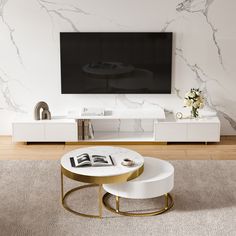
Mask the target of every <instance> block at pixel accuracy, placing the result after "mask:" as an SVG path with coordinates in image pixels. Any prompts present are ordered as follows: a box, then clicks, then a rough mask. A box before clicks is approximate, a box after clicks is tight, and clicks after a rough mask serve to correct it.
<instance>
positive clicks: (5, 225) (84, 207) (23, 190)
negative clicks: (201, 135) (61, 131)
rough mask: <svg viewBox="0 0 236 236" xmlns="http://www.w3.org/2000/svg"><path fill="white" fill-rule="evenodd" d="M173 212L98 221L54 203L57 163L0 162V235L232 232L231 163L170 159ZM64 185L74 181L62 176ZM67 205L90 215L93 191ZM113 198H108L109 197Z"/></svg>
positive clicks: (235, 173) (235, 218)
mask: <svg viewBox="0 0 236 236" xmlns="http://www.w3.org/2000/svg"><path fill="white" fill-rule="evenodd" d="M171 163H172V164H173V165H174V167H175V188H174V190H173V192H172V193H173V196H174V199H175V207H174V208H173V210H171V211H169V212H167V213H164V214H162V215H159V216H153V217H143V218H134V217H124V216H119V215H115V214H113V213H110V212H108V211H107V210H105V209H104V210H103V214H104V218H103V219H101V220H100V219H90V218H83V217H80V216H77V215H74V214H72V213H70V212H68V211H66V210H65V209H64V208H63V207H62V206H61V204H60V172H59V171H60V166H59V162H58V161H0V235H1V236H5V235H6V236H11V235H22V236H23V235H24V236H27V235H34V236H37V235H42V236H47V235H49V236H54V235H55V236H62V235H63V236H64V235H78V236H85V235H89V236H90V235H91V236H92V235H99V236H100V235H103V236H107V235H109V236H110V235H111V236H116V235H119V236H123V235H131V236H132V235H135V236H139V235H144V236H146V235H154V236H156V235H164V236H166V235H167V236H168V235H187V236H188V235H197V236H200V235H201V236H203V235H220V236H222V235H232V236H235V235H236V161H171ZM65 185H66V187H67V188H69V187H72V186H76V185H78V183H77V182H75V181H70V180H68V179H67V180H66V183H65ZM68 200H69V202H70V203H71V206H73V207H74V208H76V209H77V210H80V211H81V212H90V213H96V211H97V189H96V188H90V189H87V190H83V191H81V192H77V193H74V194H73V195H72V196H71V197H70V198H69V199H68ZM111 200H113V199H111ZM162 200H163V199H152V200H150V201H149V200H148V201H147V200H145V201H140V200H135V201H127V200H124V199H122V201H121V204H122V206H121V207H122V208H123V210H124V209H133V210H136V209H137V208H143V209H151V208H153V207H154V206H155V205H156V204H158V202H159V201H162Z"/></svg>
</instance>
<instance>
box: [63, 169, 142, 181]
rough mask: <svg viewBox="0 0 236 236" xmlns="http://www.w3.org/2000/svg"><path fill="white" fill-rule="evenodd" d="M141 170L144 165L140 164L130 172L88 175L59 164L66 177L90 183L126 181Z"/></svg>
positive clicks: (136, 175) (134, 176)
mask: <svg viewBox="0 0 236 236" xmlns="http://www.w3.org/2000/svg"><path fill="white" fill-rule="evenodd" d="M143 170H144V165H141V166H140V167H139V168H138V169H137V170H135V171H133V172H131V173H125V174H121V175H114V176H90V175H80V174H76V173H73V172H70V171H69V170H67V169H65V168H64V167H63V166H61V171H62V173H63V174H64V175H65V176H66V177H68V178H70V179H73V180H77V181H80V182H84V183H92V184H111V183H122V182H126V181H129V180H131V179H134V178H136V177H138V176H139V175H141V174H142V173H143Z"/></svg>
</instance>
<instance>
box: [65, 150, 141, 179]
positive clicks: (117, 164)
mask: <svg viewBox="0 0 236 236" xmlns="http://www.w3.org/2000/svg"><path fill="white" fill-rule="evenodd" d="M82 153H88V154H89V155H96V154H97V155H106V156H109V155H110V156H111V157H112V160H113V162H114V166H99V167H88V166H84V167H72V166H71V162H70V157H74V156H77V155H80V154H82ZM125 158H129V159H131V160H133V161H134V162H135V165H134V166H132V167H126V166H123V165H122V164H121V162H122V161H123V159H125ZM143 163H144V159H143V157H142V156H141V155H140V154H139V153H137V152H135V151H132V150H129V149H126V148H121V147H112V146H94V147H88V148H79V149H76V150H73V151H71V152H68V153H66V154H65V155H63V157H62V158H61V167H62V168H63V169H65V170H66V172H67V171H68V172H69V173H71V174H75V175H80V176H87V177H88V176H91V177H95V178H96V177H112V176H113V177H115V176H121V175H125V174H129V173H133V172H135V171H137V170H139V169H140V168H141V167H143ZM141 173H142V172H141ZM141 173H140V174H141ZM137 176H138V175H137ZM137 176H136V177H137ZM68 177H69V178H70V176H68ZM72 178H73V176H72ZM73 179H75V178H73ZM76 180H79V178H77V179H76ZM89 182H90V181H89ZM91 182H92V181H91ZM106 182H107V181H106Z"/></svg>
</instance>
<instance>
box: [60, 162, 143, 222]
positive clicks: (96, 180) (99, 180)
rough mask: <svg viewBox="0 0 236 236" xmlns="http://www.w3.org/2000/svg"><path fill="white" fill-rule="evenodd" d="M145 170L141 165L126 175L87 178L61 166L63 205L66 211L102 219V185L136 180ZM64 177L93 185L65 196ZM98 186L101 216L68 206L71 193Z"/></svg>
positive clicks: (69, 192) (67, 193)
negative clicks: (67, 200) (67, 201)
mask: <svg viewBox="0 0 236 236" xmlns="http://www.w3.org/2000/svg"><path fill="white" fill-rule="evenodd" d="M143 170H144V165H141V166H140V167H139V168H138V169H137V170H135V171H133V172H131V173H125V174H121V175H116V176H101V177H99V176H87V175H80V174H76V173H73V172H70V171H68V170H67V169H65V168H64V167H63V166H61V202H62V205H63V207H64V208H65V209H66V210H68V211H70V212H72V213H74V214H76V215H80V216H85V217H91V218H102V202H103V196H102V184H107V183H121V182H126V181H128V180H131V179H134V178H136V177H138V176H139V175H141V174H142V173H143ZM64 175H65V176H66V177H68V178H70V179H73V180H76V181H80V182H84V183H91V184H87V185H83V186H79V187H76V188H73V189H71V190H69V191H68V192H66V193H65V194H64V181H63V179H64V178H63V177H64ZM96 186H99V190H98V212H99V214H98V215H91V214H86V213H81V212H78V211H75V210H73V209H71V208H70V207H69V206H68V205H67V203H66V199H67V197H68V196H69V195H70V194H71V193H73V192H75V191H77V190H81V189H83V188H89V187H96ZM118 210H119V208H118Z"/></svg>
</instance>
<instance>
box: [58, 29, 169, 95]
mask: <svg viewBox="0 0 236 236" xmlns="http://www.w3.org/2000/svg"><path fill="white" fill-rule="evenodd" d="M60 50H61V51H60V53H61V91H62V93H63V94H84V93H88V94H94V93H96V94H99V93H113V94H115V93H123V94H133V93H136V94H138V93H139V94H146V93H171V67H172V33H154V32H153V33H101V32H96V33H95V32H93V33H92V32H89V33H87V32H83V33H82V32H76V33H75V32H71V33H68V32H67V33H60Z"/></svg>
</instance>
